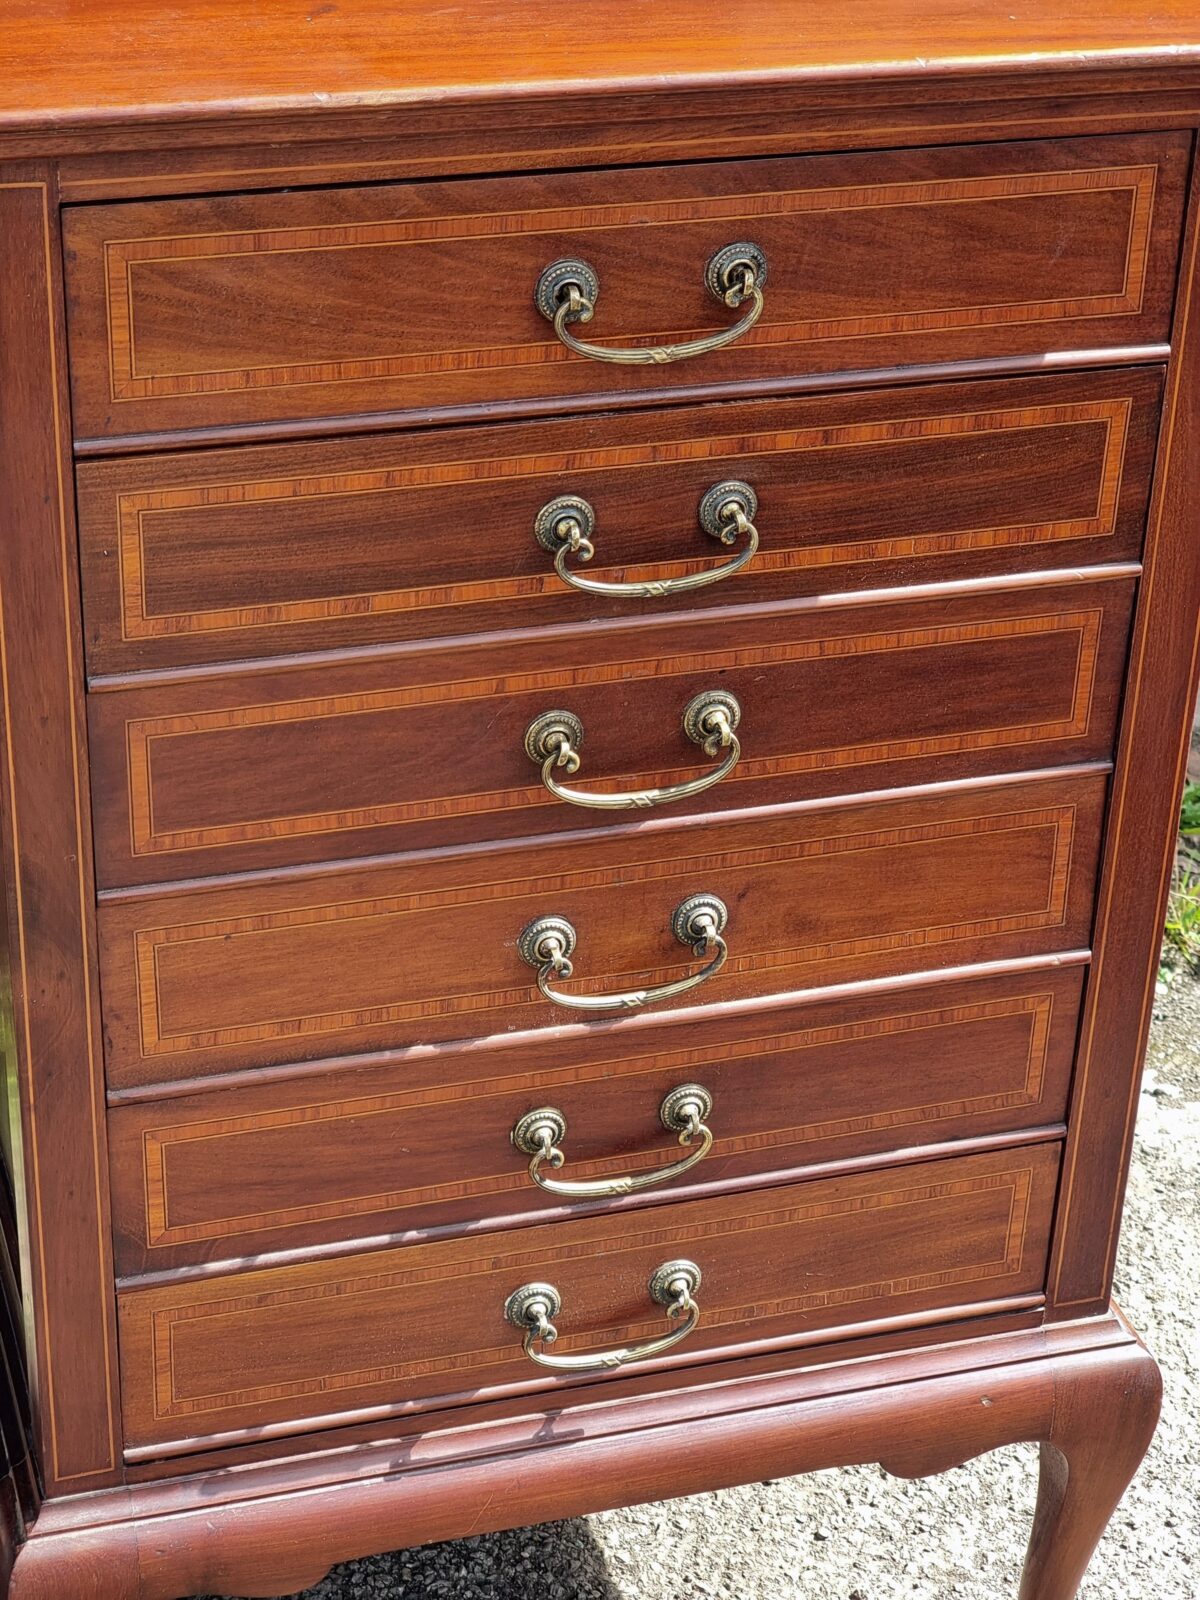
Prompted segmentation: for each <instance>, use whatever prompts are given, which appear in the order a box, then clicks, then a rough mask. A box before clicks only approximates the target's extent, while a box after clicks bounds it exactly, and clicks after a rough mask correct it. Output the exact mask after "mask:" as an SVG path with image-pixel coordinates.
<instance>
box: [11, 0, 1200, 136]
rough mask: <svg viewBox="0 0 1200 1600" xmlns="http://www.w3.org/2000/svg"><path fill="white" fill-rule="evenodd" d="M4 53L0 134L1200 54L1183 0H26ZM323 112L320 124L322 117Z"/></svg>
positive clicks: (1183, 58) (1096, 64)
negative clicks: (815, 2) (880, 7)
mask: <svg viewBox="0 0 1200 1600" xmlns="http://www.w3.org/2000/svg"><path fill="white" fill-rule="evenodd" d="M13 21H14V26H12V27H11V28H9V29H7V30H5V41H4V50H3V54H0V69H2V70H0V81H2V82H3V83H4V94H3V97H2V98H0V128H2V127H12V128H18V129H40V130H43V131H44V133H46V134H49V133H52V132H53V131H54V130H56V129H57V128H58V127H61V126H62V125H63V123H67V124H68V125H69V124H71V123H72V122H75V123H78V124H82V125H84V126H88V125H94V124H97V123H99V124H103V123H105V122H109V121H113V120H117V119H120V118H126V119H129V118H135V119H137V120H138V121H139V122H142V123H148V124H151V130H148V131H147V132H146V134H145V135H144V138H145V139H147V140H148V141H149V140H152V139H153V138H154V137H155V133H154V131H152V125H153V124H154V123H155V122H163V121H169V120H171V119H172V118H177V119H179V120H186V121H187V122H189V123H191V124H193V125H194V124H195V123H197V122H201V123H203V121H205V120H207V119H214V118H219V117H225V118H228V117H230V116H237V115H238V114H244V113H247V112H252V113H256V114H258V115H259V116H262V115H263V114H265V113H273V114H274V115H275V116H276V117H277V118H279V119H280V120H282V118H283V114H284V113H286V112H288V111H307V112H309V113H310V114H312V113H320V112H323V113H324V114H325V115H326V116H329V115H330V114H331V113H333V114H336V113H337V112H339V111H344V110H346V109H371V110H374V111H375V112H376V114H379V113H381V112H383V111H385V110H386V109H387V108H388V107H398V108H402V109H407V108H409V107H411V106H413V105H419V104H420V103H421V102H423V101H425V102H437V103H444V102H446V101H455V100H460V101H479V100H487V99H490V98H493V97H497V96H500V95H508V96H510V97H513V98H517V99H521V100H528V99H531V98H532V99H533V100H534V104H535V105H536V101H537V99H538V98H539V97H541V96H542V95H545V94H547V93H550V94H560V95H561V94H563V93H564V92H566V91H568V90H569V91H571V92H573V93H575V94H585V93H587V92H588V91H589V90H591V91H595V92H597V93H600V94H604V93H608V92H611V91H612V90H613V89H616V88H636V89H656V90H659V91H660V92H662V91H669V90H670V89H671V88H672V87H675V86H680V85H695V86H697V87H701V86H704V85H706V84H710V83H726V84H732V85H734V86H735V87H737V88H738V89H739V90H740V91H741V92H743V93H744V92H745V90H746V88H747V87H748V86H749V85H750V84H762V85H770V84H771V83H776V82H780V81H786V80H788V79H791V78H796V79H800V80H806V79H815V80H818V81H819V80H823V79H842V80H845V79H849V80H850V81H851V82H859V81H864V80H865V81H869V80H871V79H878V78H883V79H888V78H893V77H896V76H898V75H905V76H917V77H919V78H921V79H930V78H932V79H933V80H934V81H936V79H937V78H938V77H939V76H941V75H943V74H945V73H947V72H954V73H957V74H963V73H967V72H970V71H972V70H974V71H991V72H994V71H996V70H999V69H1003V70H1005V71H1006V72H1007V73H1008V74H1009V75H1010V76H1017V75H1018V74H1020V73H1021V72H1028V71H1030V69H1036V70H1038V71H1040V72H1042V73H1051V72H1053V71H1054V69H1055V68H1066V69H1068V71H1070V72H1072V73H1074V74H1079V73H1081V72H1085V71H1086V70H1087V69H1088V68H1089V67H1092V68H1093V69H1100V70H1103V69H1105V68H1111V67H1114V66H1134V65H1139V64H1142V65H1144V66H1146V67H1154V66H1156V65H1160V64H1162V65H1170V64H1172V63H1178V64H1182V65H1186V64H1187V63H1189V62H1191V61H1194V60H1195V59H1196V56H1197V55H1198V54H1200V32H1198V30H1197V26H1196V15H1195V11H1194V8H1193V7H1192V6H1191V5H1190V3H1189V0H1162V3H1161V4H1158V5H1156V6H1155V7H1154V9H1153V10H1147V9H1139V10H1137V11H1131V9H1130V8H1129V6H1128V5H1125V4H1123V3H1121V0H1099V3H1094V4H1085V3H1084V0H1037V3H1036V5H1033V6H1031V7H1028V8H1025V9H1023V10H1021V11H1020V12H1017V13H1014V12H1013V11H1012V10H1011V9H1010V8H1008V7H1006V6H1005V5H1003V4H1000V3H999V0H969V3H967V4H964V3H963V0H903V3H901V4H894V5H891V6H889V7H888V8H887V9H886V10H884V11H880V12H878V13H872V14H871V15H870V16H869V17H868V16H867V15H866V14H864V12H863V10H862V8H861V7H860V6H857V5H855V4H854V3H853V0H839V3H836V4H833V5H829V6H825V7H822V8H820V9H819V10H817V9H814V10H813V11H812V13H811V14H810V15H806V17H805V24H804V27H803V28H798V27H797V26H796V15H795V8H794V7H793V6H790V5H788V4H787V3H785V0H754V3H752V4H751V5H749V6H748V7H747V8H746V10H745V12H744V13H743V14H742V15H741V16H740V17H739V18H737V19H736V20H734V19H733V18H726V17H724V16H720V17H714V15H713V12H712V10H711V8H710V7H709V6H707V5H705V4H703V3H702V0H669V3H668V4H663V5H659V6H654V7H652V8H641V7H637V6H634V5H630V4H629V3H628V0H598V3H597V4H594V5H593V6H592V8H591V10H590V11H589V13H588V18H587V25H586V27H574V26H571V25H569V24H568V23H566V22H565V21H564V19H563V17H562V13H561V11H560V10H559V9H558V8H556V7H554V6H552V5H550V4H549V3H548V0H529V3H528V4H526V5H524V6H522V7H520V8H519V9H517V8H514V7H513V6H511V5H509V4H505V3H503V0H482V3H477V0H472V3H471V4H467V3H465V0H455V3H453V4H451V5H448V6H444V7H441V8H439V9H438V10H437V11H436V12H431V11H429V10H428V9H426V8H423V7H422V6H420V5H418V4H416V3H415V0H389V3H384V0H347V3H345V4H341V5H338V6H337V7H336V8H334V9H332V10H330V11H323V10H319V9H314V8H312V7H311V6H305V5H302V4H299V3H298V0H264V3H261V4H259V5H256V6H255V7H254V8H253V9H252V10H247V9H246V7H245V6H244V5H242V4H240V3H238V0H203V3H200V4H196V3H193V4H191V5H189V6H187V7H186V8H183V9H180V10H166V11H164V10H163V9H162V7H161V6H159V5H157V4H155V3H154V0H128V3H127V4H125V5H123V6H122V7H121V9H120V12H119V14H114V13H113V12H112V10H111V9H110V8H109V7H108V6H106V5H104V4H102V3H101V0H83V3H77V4H76V5H75V6H74V7H73V8H72V10H71V12H70V14H69V15H68V14H65V13H64V12H63V10H62V9H61V7H60V6H58V5H56V4H54V3H53V0H18V3H17V4H16V5H15V7H14V17H13ZM314 120H315V119H314Z"/></svg>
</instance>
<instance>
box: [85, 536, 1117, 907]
mask: <svg viewBox="0 0 1200 1600" xmlns="http://www.w3.org/2000/svg"><path fill="white" fill-rule="evenodd" d="M1117 570H1118V572H1123V571H1126V570H1127V569H1117ZM1134 570H1135V571H1136V568H1135V569H1134ZM1097 577H1098V578H1104V581H1096V582H1091V583H1080V582H1075V581H1071V582H1066V583H1062V584H1059V585H1053V586H1052V585H1047V586H1044V587H1043V586H1041V585H1040V584H1039V585H1038V586H1036V587H1031V588H1029V589H1016V590H1013V591H1009V592H1002V593H995V592H992V591H989V590H985V591H983V592H982V593H966V594H960V595H958V596H956V597H954V598H949V597H946V598H941V597H939V598H936V599H925V600H923V601H920V602H915V603H914V602H905V601H904V598H903V591H898V592H896V593H895V594H893V596H892V597H891V599H890V600H889V601H888V602H886V603H879V604H875V605H858V606H852V607H847V608H846V609H843V610H839V609H837V608H834V607H829V606H824V605H819V606H810V607H806V608H803V609H800V610H795V609H793V608H791V607H786V606H784V607H777V608H775V609H773V610H771V611H764V612H753V613H749V614H746V613H739V614H737V615H736V616H728V617H727V616H725V615H724V614H723V613H715V614H710V617H711V619H712V620H709V619H708V618H703V619H700V620H696V621H684V620H679V621H676V622H673V623H667V622H662V623H657V624H655V625H654V626H653V627H652V628H647V627H644V626H642V627H638V628H636V629H635V628H632V627H628V628H620V627H616V626H604V627H601V626H595V627H592V628H590V629H588V630H586V631H583V630H579V631H572V632H571V633H570V634H569V635H567V636H564V635H561V634H559V635H556V634H554V633H551V634H549V635H548V636H547V638H546V639H545V640H544V642H539V643H532V642H531V643H529V644H525V645H523V646H522V647H521V648H520V650H519V651H517V650H514V649H513V648H512V646H511V645H507V644H483V645H468V644H465V643H463V644H454V645H449V646H447V647H446V648H444V649H440V650H436V651H433V650H431V651H428V652H423V653H421V654H413V653H405V654H403V655H400V656H396V657H390V658H388V657H380V656H378V655H371V656H352V657H348V658H344V659H342V660H340V661H337V662H331V661H325V662H323V663H322V664H321V665H319V666H318V665H308V666H305V667H279V668H277V669H276V670H274V671H271V672H257V673H254V674H253V675H235V674H232V673H230V674H228V675H221V676H219V677H214V676H212V675H211V674H209V675H205V676H204V677H202V678H199V679H195V680H192V681H185V682H175V681H172V682H170V683H167V684H164V685H162V686H160V687H156V688H143V687H141V686H140V685H139V686H134V687H131V688H129V689H126V690H123V691H121V692H110V693H105V694H94V695H92V696H91V699H90V704H89V712H90V732H91V750H92V762H93V768H92V770H93V785H94V828H95V839H96V858H97V868H98V872H99V877H100V882H101V883H102V884H104V885H106V886H115V885H122V884H129V883H137V882H147V881H163V880H169V879H177V878H187V877H193V876H199V875H205V874H211V873H218V872H223V871H230V870H238V869H245V868H258V867H268V866H277V865H283V864H291V863H294V864H300V865H303V864H305V863H309V862H313V861H319V860H325V859H338V858H347V857H353V856H361V855H370V854H382V853H386V852H391V851H396V850H405V849H425V848H429V847H431V846H448V845H458V844H479V843H482V842H484V841H487V840H489V839H500V838H510V837H514V836H530V835H543V834H547V833H557V832H564V831H568V830H578V829H580V828H598V829H606V828H608V827H611V826H619V825H620V823H621V821H622V820H623V819H624V820H628V818H629V816H630V815H632V814H633V813H631V812H630V811H617V812H605V813H597V812H595V811H589V810H588V809H587V808H586V807H584V806H580V805H574V804H571V803H570V802H568V801H564V800H562V799H559V798H557V797H555V796H552V795H550V794H549V793H548V792H547V790H546V788H545V786H544V784H543V781H542V776H541V771H540V766H539V764H535V763H534V762H532V761H531V760H530V758H529V756H528V754H527V753H526V750H525V744H524V740H525V730H526V728H527V727H528V725H529V724H530V723H531V722H532V720H533V719H534V718H535V717H537V716H539V715H540V714H542V713H543V712H548V711H551V710H563V709H565V710H567V711H570V712H573V713H574V714H575V715H576V716H578V717H579V719H580V720H581V722H582V724H583V728H584V739H583V743H582V745H581V757H582V766H581V769H580V773H579V774H578V776H577V777H575V778H572V779H570V780H569V781H570V783H571V786H572V787H573V788H574V789H576V790H580V791H581V792H583V793H597V794H598V793H622V792H623V793H637V792H639V791H643V790H646V789H650V788H659V787H667V786H678V785H679V784H682V783H685V782H688V781H690V780H692V779H694V778H698V777H703V776H705V775H706V773H708V772H709V771H711V770H712V769H713V767H714V766H715V765H716V763H715V762H714V760H713V759H712V758H711V757H709V756H706V755H705V754H704V752H703V751H702V750H701V749H700V748H699V747H698V746H697V745H695V744H694V743H692V741H691V740H690V739H689V738H688V737H687V735H686V734H685V732H684V730H683V714H684V710H685V708H686V707H687V705H688V704H689V703H690V702H691V701H692V700H693V698H694V697H695V696H696V695H697V694H700V693H702V692H703V691H704V690H706V689H720V690H722V691H723V692H725V693H730V694H732V695H734V697H735V698H736V700H737V702H738V704H739V705H740V707H741V722H740V724H739V727H738V737H739V739H740V741H741V748H742V752H743V753H742V756H741V760H740V762H739V764H738V766H737V767H736V768H735V769H734V771H733V772H732V773H730V774H729V776H727V777H726V778H724V779H722V780H721V781H720V782H719V783H718V784H717V785H716V786H715V787H713V788H710V789H706V790H704V791H702V792H701V793H700V794H698V795H696V796H694V797H693V798H691V799H690V800H684V801H673V802H670V803H668V804H665V805H664V806H662V807H661V808H660V811H661V814H663V815H670V816H675V815H688V814H692V815H696V814H698V815H701V816H711V815H716V814H719V813H721V812H724V811H726V810H730V809H735V808H736V809H746V808H747V807H750V806H754V805H760V804H781V803H788V802H792V801H796V800H804V799H811V798H814V797H817V796H825V795H832V794H838V793H846V792H853V791H855V790H861V789H864V788H870V789H880V788H888V787H896V786H899V785H901V784H918V783H926V782H931V781H937V780H945V779H949V778H956V777H970V776H984V775H987V774H989V773H995V774H999V773H1002V772H1005V771H1009V770H1011V769H1013V768H1028V767H1031V766H1034V767H1038V766H1040V767H1048V766H1050V765H1052V764H1056V763H1060V762H1061V763H1063V764H1067V763H1070V762H1076V761H1086V760H1093V759H1099V760H1105V759H1108V758H1109V757H1110V756H1111V754H1112V742H1113V729H1114V725H1115V722H1116V715H1117V709H1118V706H1119V703H1120V693H1121V683H1122V674H1123V671H1124V663H1125V655H1126V645H1127V634H1128V624H1129V611H1130V606H1131V603H1132V598H1133V590H1134V583H1133V581H1132V579H1131V578H1130V577H1128V576H1113V577H1111V578H1105V576H1104V574H1103V573H1101V574H1097ZM558 776H559V778H560V780H561V779H562V778H563V774H561V773H560V774H559V775H558Z"/></svg>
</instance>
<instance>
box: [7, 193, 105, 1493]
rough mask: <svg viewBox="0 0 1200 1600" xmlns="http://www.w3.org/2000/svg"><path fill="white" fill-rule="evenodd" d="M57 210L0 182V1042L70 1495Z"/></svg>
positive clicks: (79, 1066)
mask: <svg viewBox="0 0 1200 1600" xmlns="http://www.w3.org/2000/svg"><path fill="white" fill-rule="evenodd" d="M56 212H57V196H56V194H55V191H54V187H53V181H52V177H51V175H50V174H49V172H48V171H46V170H43V169H38V168H30V169H16V170H14V169H11V168H0V283H2V284H3V292H2V293H0V728H2V730H3V747H2V749H0V800H2V804H0V848H2V849H3V853H4V856H5V869H4V872H3V874H2V875H0V877H2V878H3V879H4V880H6V887H7V894H6V896H5V902H4V913H5V915H6V917H7V922H8V929H7V938H6V939H5V940H0V946H3V945H5V944H7V950H8V964H9V970H8V971H7V972H6V973H5V974H4V978H3V980H2V981H0V1006H3V1017H2V1019H0V1044H2V1045H3V1048H4V1051H5V1054H6V1055H8V1054H10V1053H11V1056H12V1061H11V1063H10V1066H11V1070H12V1072H13V1075H14V1077H15V1079H16V1084H17V1099H18V1101H19V1107H14V1109H18V1114H19V1118H20V1137H19V1139H18V1140H16V1141H15V1143H14V1148H13V1156H14V1164H15V1166H16V1168H17V1172H16V1177H17V1180H18V1183H19V1185H20V1187H21V1189H22V1191H23V1192H22V1193H21V1196H20V1200H19V1204H20V1207H21V1211H22V1216H21V1247H22V1257H23V1259H22V1276H23V1279H24V1293H25V1308H24V1309H25V1315H26V1319H27V1320H26V1338H27V1345H28V1356H29V1362H30V1370H31V1383H32V1392H33V1406H34V1426H35V1429H36V1433H37V1440H38V1457H39V1462H40V1465H41V1473H42V1478H43V1484H44V1487H45V1489H46V1491H47V1492H48V1493H52V1494H53V1493H58V1494H70V1493H78V1492H81V1491H84V1490H88V1489H93V1488H99V1487H102V1486H103V1485H105V1484H106V1483H110V1482H112V1481H114V1480H115V1478H116V1477H117V1476H118V1474H119V1469H120V1455H119V1452H120V1421H119V1415H118V1401H117V1396H116V1348H115V1330H114V1315H113V1302H112V1241H111V1238H110V1236H109V1218H108V1185H107V1157H106V1152H105V1129H104V1121H103V1104H102V1101H103V1062H102V1043H101V1037H100V1022H99V1015H98V1001H97V994H96V954H95V928H94V920H93V917H94V911H93V884H92V871H91V839H90V829H89V823H88V774H87V763H86V742H85V738H84V728H83V703H82V670H81V669H82V663H81V659H80V655H81V652H80V643H81V638H80V623H79V601H78V594H77V589H76V583H75V573H76V559H75V529H74V521H73V517H72V495H71V481H70V457H69V442H68V440H67V438H66V437H65V430H66V419H67V406H66V393H65V373H64V369H63V347H62V331H61V326H60V321H61V311H60V293H61V286H60V284H59V281H58V277H57V272H56V262H57V259H58V251H59V240H58V234H57V221H56Z"/></svg>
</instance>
